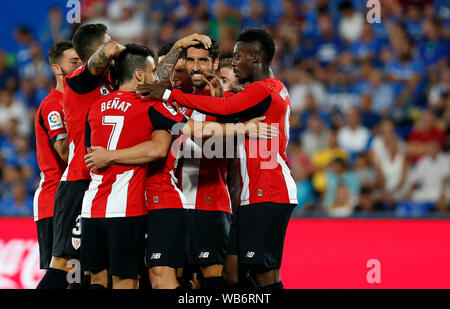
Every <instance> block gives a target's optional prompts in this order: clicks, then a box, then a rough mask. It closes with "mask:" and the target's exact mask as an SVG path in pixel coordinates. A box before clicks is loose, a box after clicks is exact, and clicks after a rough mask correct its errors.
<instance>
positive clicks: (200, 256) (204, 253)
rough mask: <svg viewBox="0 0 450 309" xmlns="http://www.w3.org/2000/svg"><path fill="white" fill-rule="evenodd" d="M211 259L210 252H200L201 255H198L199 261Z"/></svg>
mask: <svg viewBox="0 0 450 309" xmlns="http://www.w3.org/2000/svg"><path fill="white" fill-rule="evenodd" d="M208 257H209V252H208V251H206V252H200V254H199V255H198V258H199V259H207V258H208Z"/></svg>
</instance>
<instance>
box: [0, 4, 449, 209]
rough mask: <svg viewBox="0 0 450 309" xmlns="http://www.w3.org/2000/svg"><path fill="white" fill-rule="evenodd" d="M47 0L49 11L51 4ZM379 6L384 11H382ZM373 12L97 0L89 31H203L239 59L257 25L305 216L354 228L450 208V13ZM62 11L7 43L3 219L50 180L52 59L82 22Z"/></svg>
mask: <svg viewBox="0 0 450 309" xmlns="http://www.w3.org/2000/svg"><path fill="white" fill-rule="evenodd" d="M43 2H45V1H43ZM372 2H373V1H372ZM380 2H381V6H380V7H381V12H380V13H381V14H380V21H381V22H380V23H368V22H367V20H366V14H367V12H368V11H369V10H370V8H367V7H366V1H363V0H354V1H346V0H342V1H331V0H286V1H282V0H222V1H219V0H217V1H215V0H85V1H81V17H82V23H104V24H106V25H107V26H108V33H109V34H110V35H111V37H112V38H113V39H115V40H117V41H120V42H137V43H141V44H146V45H147V46H149V47H151V48H152V49H154V50H155V51H156V50H157V49H158V47H159V46H161V45H162V44H164V43H167V42H170V41H173V40H176V39H178V38H180V37H182V36H184V35H187V34H190V33H193V32H198V33H205V34H208V35H210V36H211V37H212V38H214V39H216V40H218V41H219V43H220V45H221V57H222V58H224V57H229V56H230V55H231V53H232V51H233V46H234V43H235V40H236V38H237V36H238V34H239V33H240V32H241V30H242V29H243V28H245V27H257V28H264V29H266V30H267V31H268V32H269V33H270V34H271V35H272V36H273V38H274V39H275V42H276V54H275V58H274V60H273V64H272V69H273V71H274V73H275V75H276V77H277V78H280V79H281V80H282V81H283V82H284V83H285V84H286V86H287V87H288V89H289V92H290V98H291V103H292V110H291V115H290V122H291V132H290V143H289V146H288V159H289V163H290V166H291V168H292V172H293V174H294V176H295V179H296V182H297V187H298V198H299V206H298V207H297V209H296V211H295V214H296V215H300V216H302V215H307V214H309V213H315V214H319V215H324V216H333V217H348V216H352V215H355V214H367V215H368V216H370V215H371V214H373V213H380V212H388V213H391V214H393V215H395V216H400V217H404V216H412V217H420V216H425V215H427V214H430V213H446V212H448V211H449V203H450V185H449V182H448V178H449V175H450V158H449V147H450V98H449V91H450V57H449V55H450V50H449V46H450V44H449V43H450V3H449V2H448V1H445V0H429V1H426V0H424V1H412V0H410V1H407V0H404V1H401V0H386V1H383V0H381V1H380ZM65 14H66V12H65V11H64V9H63V8H61V7H60V6H55V7H51V8H50V10H49V11H48V14H47V16H45V17H44V16H43V17H42V19H41V23H42V24H41V27H40V29H39V31H38V33H36V31H34V32H33V31H31V29H30V28H29V27H28V26H27V25H21V26H18V27H17V28H16V29H15V30H14V33H12V34H11V35H13V36H14V38H15V41H16V43H17V46H16V48H15V49H14V50H2V49H1V44H0V215H3V216H31V215H32V210H33V209H32V208H33V207H32V204H33V194H34V191H35V189H36V188H37V186H38V183H39V168H38V166H37V162H36V154H35V138H34V125H33V124H34V115H35V112H36V110H37V107H38V106H39V104H40V102H41V101H42V99H43V98H44V97H45V96H46V95H47V93H48V92H49V89H51V88H52V87H53V86H54V80H53V76H52V74H51V71H50V69H49V66H48V60H47V57H46V53H47V51H48V49H49V48H50V46H51V45H52V44H53V43H54V42H57V41H61V40H64V39H70V38H71V36H72V33H73V32H74V29H75V28H74V27H75V26H76V25H70V24H68V23H67V22H66V20H65Z"/></svg>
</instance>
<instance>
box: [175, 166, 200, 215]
mask: <svg viewBox="0 0 450 309" xmlns="http://www.w3.org/2000/svg"><path fill="white" fill-rule="evenodd" d="M169 173H170V176H171V177H170V182H171V183H172V186H173V188H174V189H175V191H177V192H178V195H179V196H180V200H181V204H183V208H185V209H194V208H195V204H190V203H188V201H187V200H186V197H185V196H184V194H183V192H181V190H180V189H178V187H177V185H176V183H175V180H176V179H177V178H176V177H175V175H174V173H173V170H171V171H170V172H169Z"/></svg>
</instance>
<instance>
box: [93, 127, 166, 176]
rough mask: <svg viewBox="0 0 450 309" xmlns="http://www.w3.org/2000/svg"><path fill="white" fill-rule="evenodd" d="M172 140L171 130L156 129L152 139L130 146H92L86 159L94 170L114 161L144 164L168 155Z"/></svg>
mask: <svg viewBox="0 0 450 309" xmlns="http://www.w3.org/2000/svg"><path fill="white" fill-rule="evenodd" d="M171 142H172V136H171V135H170V133H169V132H167V131H165V130H155V131H153V132H152V139H151V140H150V141H147V142H144V143H140V144H138V145H135V146H133V147H130V148H125V149H117V150H106V149H105V148H103V147H98V146H92V147H91V152H90V153H88V154H87V155H86V156H85V157H84V159H85V162H86V165H87V167H88V168H89V169H90V170H92V171H95V170H98V169H101V168H104V167H106V166H108V165H111V164H114V163H117V164H144V163H148V162H152V161H156V160H159V159H162V158H164V157H166V156H167V152H168V151H169V147H170V143H171Z"/></svg>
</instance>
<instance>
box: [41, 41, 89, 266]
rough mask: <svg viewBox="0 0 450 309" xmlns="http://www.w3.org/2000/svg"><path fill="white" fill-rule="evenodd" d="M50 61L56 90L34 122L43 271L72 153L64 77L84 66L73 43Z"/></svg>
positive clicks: (59, 47) (53, 52)
mask: <svg viewBox="0 0 450 309" xmlns="http://www.w3.org/2000/svg"><path fill="white" fill-rule="evenodd" d="M48 60H49V63H50V67H51V70H52V72H53V74H54V76H55V79H56V88H54V89H52V90H51V91H50V93H49V94H48V95H47V97H46V98H45V99H44V100H43V101H42V103H41V104H40V106H39V108H38V110H37V113H36V116H35V121H34V128H35V132H36V152H37V160H38V165H39V169H40V170H41V181H40V183H39V187H38V189H37V190H36V192H35V195H34V203H33V206H34V207H33V210H34V221H36V225H37V234H38V243H39V255H40V268H41V269H48V267H49V266H50V260H51V258H52V245H53V202H54V200H55V194H56V189H57V188H58V184H59V179H60V178H61V175H62V174H63V172H64V169H65V168H66V162H67V157H68V153H69V151H68V149H69V148H68V145H67V139H66V137H67V132H66V127H65V125H64V113H63V91H64V88H63V78H64V77H65V76H66V75H67V74H70V73H71V72H73V71H74V70H75V69H76V68H77V67H79V66H80V65H81V60H80V58H79V57H78V55H77V53H76V52H75V50H74V49H73V45H72V42H71V41H63V42H59V43H55V44H53V45H52V47H51V48H50V51H49V52H48Z"/></svg>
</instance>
